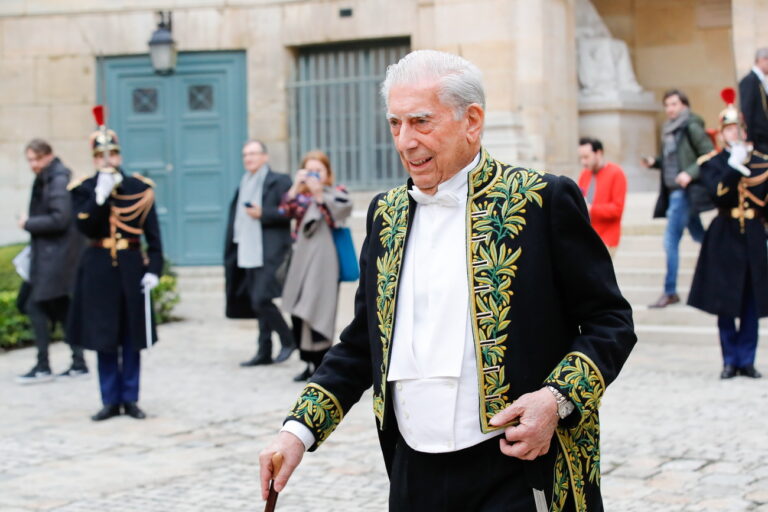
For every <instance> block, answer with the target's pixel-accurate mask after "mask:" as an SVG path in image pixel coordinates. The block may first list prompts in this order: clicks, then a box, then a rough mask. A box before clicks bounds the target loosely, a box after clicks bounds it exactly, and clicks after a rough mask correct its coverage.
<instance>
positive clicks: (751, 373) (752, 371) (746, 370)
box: [739, 365, 763, 379]
mask: <svg viewBox="0 0 768 512" xmlns="http://www.w3.org/2000/svg"><path fill="white" fill-rule="evenodd" d="M739 375H743V376H745V377H752V378H753V379H759V378H760V377H762V376H763V374H762V373H760V372H759V371H757V369H756V368H755V367H754V366H752V365H749V366H745V367H743V368H739Z"/></svg>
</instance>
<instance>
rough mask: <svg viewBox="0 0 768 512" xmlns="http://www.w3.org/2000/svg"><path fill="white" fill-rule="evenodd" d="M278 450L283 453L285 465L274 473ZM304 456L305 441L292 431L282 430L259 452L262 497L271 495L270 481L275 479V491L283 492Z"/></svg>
mask: <svg viewBox="0 0 768 512" xmlns="http://www.w3.org/2000/svg"><path fill="white" fill-rule="evenodd" d="M276 452H280V453H282V454H283V466H282V467H281V468H280V472H279V473H278V474H277V475H273V474H272V471H273V467H272V455H274V454H275V453H276ZM303 457H304V443H302V442H301V440H300V439H299V438H298V437H296V436H295V435H293V434H291V433H290V432H280V433H279V434H278V435H277V438H275V440H274V441H272V443H271V444H270V445H269V446H267V447H266V448H264V449H263V450H262V451H261V453H260V454H259V469H260V470H259V473H260V475H261V498H262V499H264V500H266V499H267V497H268V496H269V481H270V480H273V479H274V481H275V482H274V486H273V487H274V489H275V491H276V492H281V491H282V490H283V489H284V488H285V485H286V484H287V483H288V479H289V478H290V477H291V475H292V474H293V470H294V469H296V466H298V465H299V463H300V462H301V459H302V458H303Z"/></svg>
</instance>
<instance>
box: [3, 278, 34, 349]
mask: <svg viewBox="0 0 768 512" xmlns="http://www.w3.org/2000/svg"><path fill="white" fill-rule="evenodd" d="M31 339H32V330H31V327H30V325H29V319H28V318H27V317H26V315H22V314H21V313H20V312H19V310H18V309H17V308H16V292H13V291H0V347H3V348H8V347H13V346H17V345H19V344H21V343H23V342H24V341H28V340H31Z"/></svg>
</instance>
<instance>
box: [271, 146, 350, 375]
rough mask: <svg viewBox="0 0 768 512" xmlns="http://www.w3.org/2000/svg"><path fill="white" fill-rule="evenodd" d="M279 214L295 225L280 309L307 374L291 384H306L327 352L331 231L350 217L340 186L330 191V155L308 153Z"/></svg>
mask: <svg viewBox="0 0 768 512" xmlns="http://www.w3.org/2000/svg"><path fill="white" fill-rule="evenodd" d="M280 208H281V209H282V211H283V212H284V213H285V215H287V216H289V217H291V218H293V219H295V220H296V226H295V230H294V239H295V241H294V246H293V257H292V258H291V263H290V266H289V267H288V272H287V275H286V278H285V285H284V287H283V309H284V310H285V311H287V312H289V313H290V314H291V318H292V320H293V336H294V339H296V340H297V341H298V343H299V349H300V352H301V359H302V361H305V362H306V363H307V367H306V369H305V370H304V371H303V372H301V373H300V374H299V375H297V376H296V377H295V378H294V380H296V381H300V380H307V379H309V377H310V376H311V375H312V373H314V370H315V369H316V368H317V367H318V366H319V365H320V361H322V359H323V356H324V355H325V353H326V352H327V351H328V349H329V348H330V347H331V343H332V341H333V337H334V329H335V324H336V305H337V302H338V293H339V261H338V257H337V255H336V246H335V244H334V241H333V232H332V230H333V228H336V227H338V226H341V225H342V224H343V223H344V221H345V220H346V219H347V217H349V215H350V213H351V212H352V201H351V200H350V198H349V194H348V193H347V191H346V189H345V188H344V187H343V186H340V185H339V186H334V185H333V170H332V169H331V162H330V160H329V159H328V155H326V154H325V153H323V152H322V151H319V150H315V151H310V152H308V153H307V154H306V155H304V158H303V159H302V161H301V169H299V170H298V171H297V172H296V177H295V179H294V182H293V185H292V186H291V188H290V189H289V190H288V192H286V194H285V196H284V198H283V202H282V203H281V205H280Z"/></svg>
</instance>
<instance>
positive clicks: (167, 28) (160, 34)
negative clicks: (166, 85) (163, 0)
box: [149, 11, 176, 75]
mask: <svg viewBox="0 0 768 512" xmlns="http://www.w3.org/2000/svg"><path fill="white" fill-rule="evenodd" d="M157 16H158V20H159V21H158V22H157V29H156V30H155V31H154V32H153V33H152V38H151V39H150V40H149V57H150V59H152V67H153V68H154V70H155V73H157V74H158V75H170V74H171V73H173V70H174V69H175V68H176V42H175V41H174V40H173V36H172V34H171V11H158V12H157Z"/></svg>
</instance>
